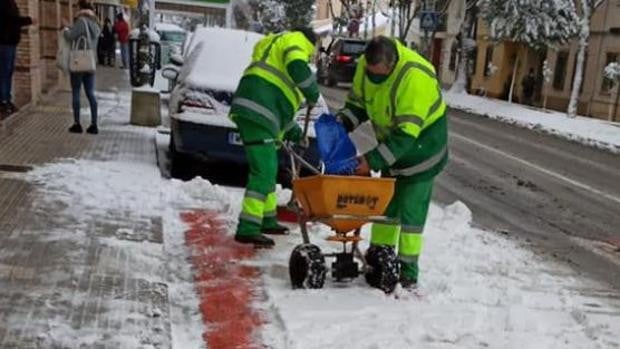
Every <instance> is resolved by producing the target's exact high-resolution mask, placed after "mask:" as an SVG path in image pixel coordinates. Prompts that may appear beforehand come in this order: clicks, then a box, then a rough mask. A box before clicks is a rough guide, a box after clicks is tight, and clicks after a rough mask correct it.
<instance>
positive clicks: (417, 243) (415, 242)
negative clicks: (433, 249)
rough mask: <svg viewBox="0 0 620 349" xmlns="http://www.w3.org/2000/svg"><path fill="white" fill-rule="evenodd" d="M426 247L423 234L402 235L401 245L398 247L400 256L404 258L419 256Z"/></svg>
mask: <svg viewBox="0 0 620 349" xmlns="http://www.w3.org/2000/svg"><path fill="white" fill-rule="evenodd" d="M423 245H424V236H423V235H422V234H408V233H402V234H400V245H399V246H398V254H399V255H402V256H419V255H420V253H421V252H422V246H423Z"/></svg>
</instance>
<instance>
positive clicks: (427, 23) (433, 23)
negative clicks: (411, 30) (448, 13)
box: [420, 11, 439, 31]
mask: <svg viewBox="0 0 620 349" xmlns="http://www.w3.org/2000/svg"><path fill="white" fill-rule="evenodd" d="M438 25H439V12H436V11H422V12H421V13H420V29H421V30H423V31H435V29H437V26H438Z"/></svg>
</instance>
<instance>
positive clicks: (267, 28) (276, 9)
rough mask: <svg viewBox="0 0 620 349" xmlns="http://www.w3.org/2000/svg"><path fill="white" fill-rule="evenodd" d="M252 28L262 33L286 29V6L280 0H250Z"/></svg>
mask: <svg viewBox="0 0 620 349" xmlns="http://www.w3.org/2000/svg"><path fill="white" fill-rule="evenodd" d="M248 5H249V7H250V8H251V12H252V13H251V17H252V21H251V22H252V26H251V27H252V28H251V29H253V30H254V31H257V32H261V33H270V32H271V33H277V32H281V31H283V30H284V29H286V21H285V14H284V8H283V6H282V5H281V4H280V2H279V0H248Z"/></svg>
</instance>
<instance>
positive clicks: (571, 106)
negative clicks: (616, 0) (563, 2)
mask: <svg viewBox="0 0 620 349" xmlns="http://www.w3.org/2000/svg"><path fill="white" fill-rule="evenodd" d="M574 1H578V2H579V3H580V4H581V18H580V21H579V51H577V64H576V65H575V72H574V78H573V88H572V90H571V94H570V101H569V103H568V110H567V113H568V116H569V117H575V116H576V115H577V100H578V99H579V90H580V89H581V82H582V81H583V65H584V64H585V57H586V48H587V47H588V42H589V41H590V20H591V19H592V15H593V14H594V11H595V10H596V9H597V8H598V7H599V6H601V4H602V3H603V2H605V0H574Z"/></svg>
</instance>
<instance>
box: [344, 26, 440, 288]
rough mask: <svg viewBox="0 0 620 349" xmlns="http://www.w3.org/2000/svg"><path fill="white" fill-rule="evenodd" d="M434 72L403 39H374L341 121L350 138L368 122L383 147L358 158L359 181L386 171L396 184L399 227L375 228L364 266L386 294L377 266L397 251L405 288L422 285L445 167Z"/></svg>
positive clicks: (394, 210) (391, 212) (390, 212)
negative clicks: (429, 225) (426, 238)
mask: <svg viewBox="0 0 620 349" xmlns="http://www.w3.org/2000/svg"><path fill="white" fill-rule="evenodd" d="M440 86H441V85H440V83H439V81H438V80H437V75H436V72H435V68H434V67H433V65H432V64H431V63H429V62H428V61H427V60H426V59H425V58H424V57H422V56H421V55H420V54H418V53H417V52H416V51H414V50H411V49H408V48H407V47H405V46H403V45H402V44H401V43H400V42H399V41H398V40H395V39H391V38H387V37H384V36H379V37H376V38H374V39H372V40H371V41H370V42H369V44H368V46H367V47H366V51H365V53H364V56H362V57H361V58H360V60H359V62H358V64H357V67H356V71H355V75H354V78H353V87H352V90H351V92H350V93H349V96H348V97H347V100H346V103H345V107H344V109H342V110H341V111H339V113H338V118H339V119H340V120H341V121H342V122H343V124H344V125H345V127H346V128H347V129H348V130H349V131H352V130H353V129H355V128H356V127H357V126H359V125H360V124H361V123H363V122H365V121H367V120H370V122H371V123H372V125H373V128H374V130H375V133H376V138H377V144H378V146H377V147H375V148H374V149H372V150H371V151H369V152H368V153H366V154H365V155H363V156H362V157H360V165H359V167H358V168H357V170H356V174H357V175H369V174H370V170H374V171H381V173H382V175H383V176H384V177H393V178H396V188H395V191H394V197H393V198H392V201H391V202H390V204H389V206H388V208H387V210H386V212H385V215H386V216H388V217H390V218H394V219H396V220H397V221H399V222H400V223H399V224H378V223H375V224H373V226H372V229H371V236H370V248H369V249H368V251H367V252H366V261H367V262H368V264H369V265H370V266H371V267H374V268H372V269H371V271H370V272H369V273H368V274H367V275H366V279H367V280H368V282H369V284H370V285H371V286H374V287H378V288H381V287H382V282H383V280H381V273H380V272H373V270H380V267H379V266H380V260H381V259H383V258H386V256H388V255H392V253H393V252H394V250H395V249H396V248H398V257H399V260H400V282H401V284H402V285H403V287H405V288H413V287H415V285H416V284H417V282H418V273H419V267H418V258H419V257H420V253H421V251H422V244H423V236H422V232H423V230H424V224H425V223H426V216H427V213H428V209H429V205H430V201H431V193H432V190H433V180H434V178H435V176H437V175H438V174H439V173H440V172H441V170H442V169H443V168H444V167H445V165H446V163H447V161H448V129H447V118H446V112H447V108H446V104H445V102H444V101H443V98H442V96H441V87H440Z"/></svg>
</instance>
